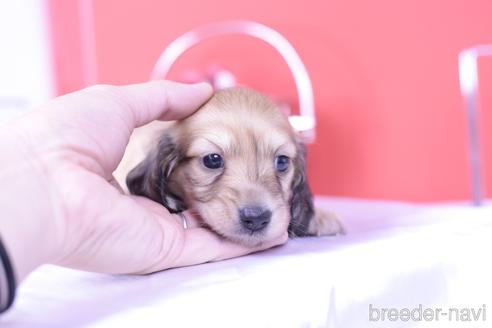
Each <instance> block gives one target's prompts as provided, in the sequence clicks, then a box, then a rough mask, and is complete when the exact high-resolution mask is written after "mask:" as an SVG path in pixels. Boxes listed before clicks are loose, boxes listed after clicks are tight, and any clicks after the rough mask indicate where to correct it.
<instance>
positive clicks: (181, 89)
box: [110, 81, 213, 127]
mask: <svg viewBox="0 0 492 328" xmlns="http://www.w3.org/2000/svg"><path fill="white" fill-rule="evenodd" d="M110 88H113V92H114V93H116V95H118V97H120V98H121V103H122V104H124V106H120V108H119V109H120V110H122V111H123V112H124V115H127V116H128V117H131V118H133V124H132V125H133V126H134V127H139V126H142V125H145V124H147V123H150V122H151V121H153V120H156V119H162V120H177V119H182V118H184V117H186V116H188V115H190V114H192V113H193V112H194V111H195V110H197V109H198V108H199V107H200V106H201V105H202V104H203V103H204V102H205V101H207V100H208V99H209V98H210V96H211V95H212V92H213V90H212V87H211V86H210V85H209V84H208V83H197V84H182V83H177V82H171V81H151V82H147V83H140V84H132V85H126V86H119V87H110Z"/></svg>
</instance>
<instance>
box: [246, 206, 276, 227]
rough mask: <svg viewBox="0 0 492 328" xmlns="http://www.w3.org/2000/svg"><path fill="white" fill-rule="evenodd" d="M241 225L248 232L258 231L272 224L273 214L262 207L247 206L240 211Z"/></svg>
mask: <svg viewBox="0 0 492 328" xmlns="http://www.w3.org/2000/svg"><path fill="white" fill-rule="evenodd" d="M239 217H240V218H241V224H242V225H243V227H245V228H246V229H248V230H251V231H257V230H261V229H263V228H265V227H266V226H267V224H268V223H269V222H270V218H271V217H272V212H271V211H270V210H267V209H265V208H263V207H260V206H246V207H243V208H241V209H240V210H239Z"/></svg>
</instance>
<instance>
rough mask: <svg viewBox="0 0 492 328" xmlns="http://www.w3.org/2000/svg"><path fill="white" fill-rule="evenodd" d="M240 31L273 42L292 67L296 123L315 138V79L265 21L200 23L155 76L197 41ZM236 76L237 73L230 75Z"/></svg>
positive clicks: (164, 57)
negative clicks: (296, 95)
mask: <svg viewBox="0 0 492 328" xmlns="http://www.w3.org/2000/svg"><path fill="white" fill-rule="evenodd" d="M231 34H240V35H246V36H250V37H254V38H257V39H260V40H262V41H264V42H266V43H267V44H269V45H270V46H272V47H273V48H274V49H275V50H277V52H278V53H279V54H280V55H281V57H282V58H283V59H284V60H285V62H286V64H287V66H288V67H289V68H290V70H291V72H292V75H293V77H294V81H295V84H296V88H297V93H298V98H299V115H292V114H291V115H290V116H289V121H290V123H291V125H292V127H293V128H294V129H295V130H296V131H298V132H299V133H300V134H301V136H302V137H303V138H304V139H305V141H306V142H313V141H314V139H315V127H316V117H315V115H314V96H313V88H312V84H311V79H310V78H309V74H308V72H307V70H306V67H305V66H304V64H303V62H302V60H301V58H300V57H299V55H298V53H297V52H296V50H295V49H294V47H293V46H292V44H291V43H290V42H289V41H288V40H287V39H286V38H285V37H284V36H283V35H282V34H280V33H279V32H277V31H275V30H274V29H272V28H270V27H268V26H265V25H263V24H260V23H257V22H253V21H245V20H235V21H224V22H218V23H212V24H209V25H204V26H200V27H197V28H195V29H193V30H191V31H189V32H186V33H185V34H183V35H181V36H180V37H178V38H177V39H175V40H174V41H173V42H171V43H170V44H169V45H168V46H167V48H166V49H165V50H164V51H163V52H162V54H161V55H160V57H159V59H158V60H157V62H156V64H155V66H154V68H153V70H152V74H151V79H152V80H156V79H164V78H165V77H166V76H167V74H168V72H169V70H170V69H171V67H172V65H173V64H174V63H175V62H176V60H177V59H178V58H179V57H180V56H181V55H182V54H183V53H185V52H186V51H187V50H188V49H190V48H191V47H193V46H194V45H196V44H198V43H200V42H202V41H204V40H207V39H210V38H212V37H218V36H223V35H231ZM228 79H229V80H234V77H233V76H229V77H228Z"/></svg>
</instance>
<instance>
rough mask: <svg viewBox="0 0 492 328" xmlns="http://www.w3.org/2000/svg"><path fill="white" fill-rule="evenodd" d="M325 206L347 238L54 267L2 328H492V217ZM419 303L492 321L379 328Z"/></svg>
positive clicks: (463, 211) (455, 208)
mask: <svg viewBox="0 0 492 328" xmlns="http://www.w3.org/2000/svg"><path fill="white" fill-rule="evenodd" d="M318 204H319V205H320V206H321V207H324V208H326V209H328V210H331V211H333V212H335V213H337V214H338V216H339V217H340V219H341V221H342V222H343V223H344V225H345V227H346V230H347V235H346V236H337V237H323V238H299V239H293V240H290V241H289V242H288V243H287V244H286V245H284V246H282V247H277V248H274V249H271V250H268V251H265V252H261V253H257V254H252V255H249V256H245V257H241V258H237V259H232V260H228V261H223V262H218V263H209V264H204V265H199V266H194V267H188V268H179V269H172V270H168V271H165V272H161V273H157V274H153V275H148V276H109V275H102V274H93V273H87V272H80V271H75V270H69V269H63V268H59V267H56V266H44V267H42V268H40V269H38V270H36V271H35V272H34V273H32V274H31V275H30V276H29V277H28V278H27V280H26V281H25V282H24V283H23V284H22V285H21V286H20V288H19V293H18V297H17V301H16V303H15V307H14V308H13V309H12V310H11V311H10V312H8V313H7V314H6V315H5V316H4V317H1V318H0V326H1V327H2V328H3V327H8V328H23V327H36V328H42V327H60V328H61V327H63V328H66V327H118V328H120V327H248V328H250V327H282V328H283V327H374V326H377V327H386V326H388V327H403V326H404V327H415V326H419V327H420V326H423V327H426V326H429V327H454V326H456V327H463V326H468V325H470V326H473V327H485V326H487V323H488V326H489V327H490V320H492V283H491V282H490V277H492V267H491V265H490V264H489V262H490V250H491V249H492V207H491V206H485V207H482V208H473V207H470V206H467V205H433V206H424V205H415V204H408V203H398V202H382V201H362V200H353V199H318ZM420 304H421V306H423V307H429V308H442V309H443V310H447V309H449V308H458V309H460V310H461V309H463V308H464V309H469V308H473V309H474V310H478V309H480V308H484V309H485V310H487V311H489V312H490V313H486V315H487V317H486V320H485V321H483V320H482V318H481V317H480V319H479V321H476V322H473V323H468V324H466V323H464V322H457V321H456V320H454V321H449V320H448V318H443V317H441V318H440V320H439V321H435V320H433V321H432V322H427V321H425V320H421V321H410V322H402V321H397V322H390V321H388V319H386V320H385V321H380V322H378V323H377V324H375V323H374V322H371V321H370V320H369V306H372V307H373V308H396V309H403V308H409V309H410V310H411V309H414V308H417V307H419V305H420ZM484 305H485V306H484ZM487 306H488V308H487ZM373 319H374V318H373ZM465 319H466V318H465Z"/></svg>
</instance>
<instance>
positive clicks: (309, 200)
mask: <svg viewBox="0 0 492 328" xmlns="http://www.w3.org/2000/svg"><path fill="white" fill-rule="evenodd" d="M305 159H306V146H304V144H303V143H302V142H300V141H297V157H296V159H295V160H294V167H295V168H294V170H295V172H294V179H293V181H292V198H291V207H290V213H291V221H290V225H289V236H291V237H303V236H329V235H336V234H345V231H344V228H343V226H342V224H341V223H340V222H339V221H338V219H337V217H336V215H335V214H333V213H331V212H326V211H322V210H319V209H317V208H316V209H315V208H314V205H313V196H312V194H311V190H310V189H309V185H308V182H307V177H306V160H305Z"/></svg>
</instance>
